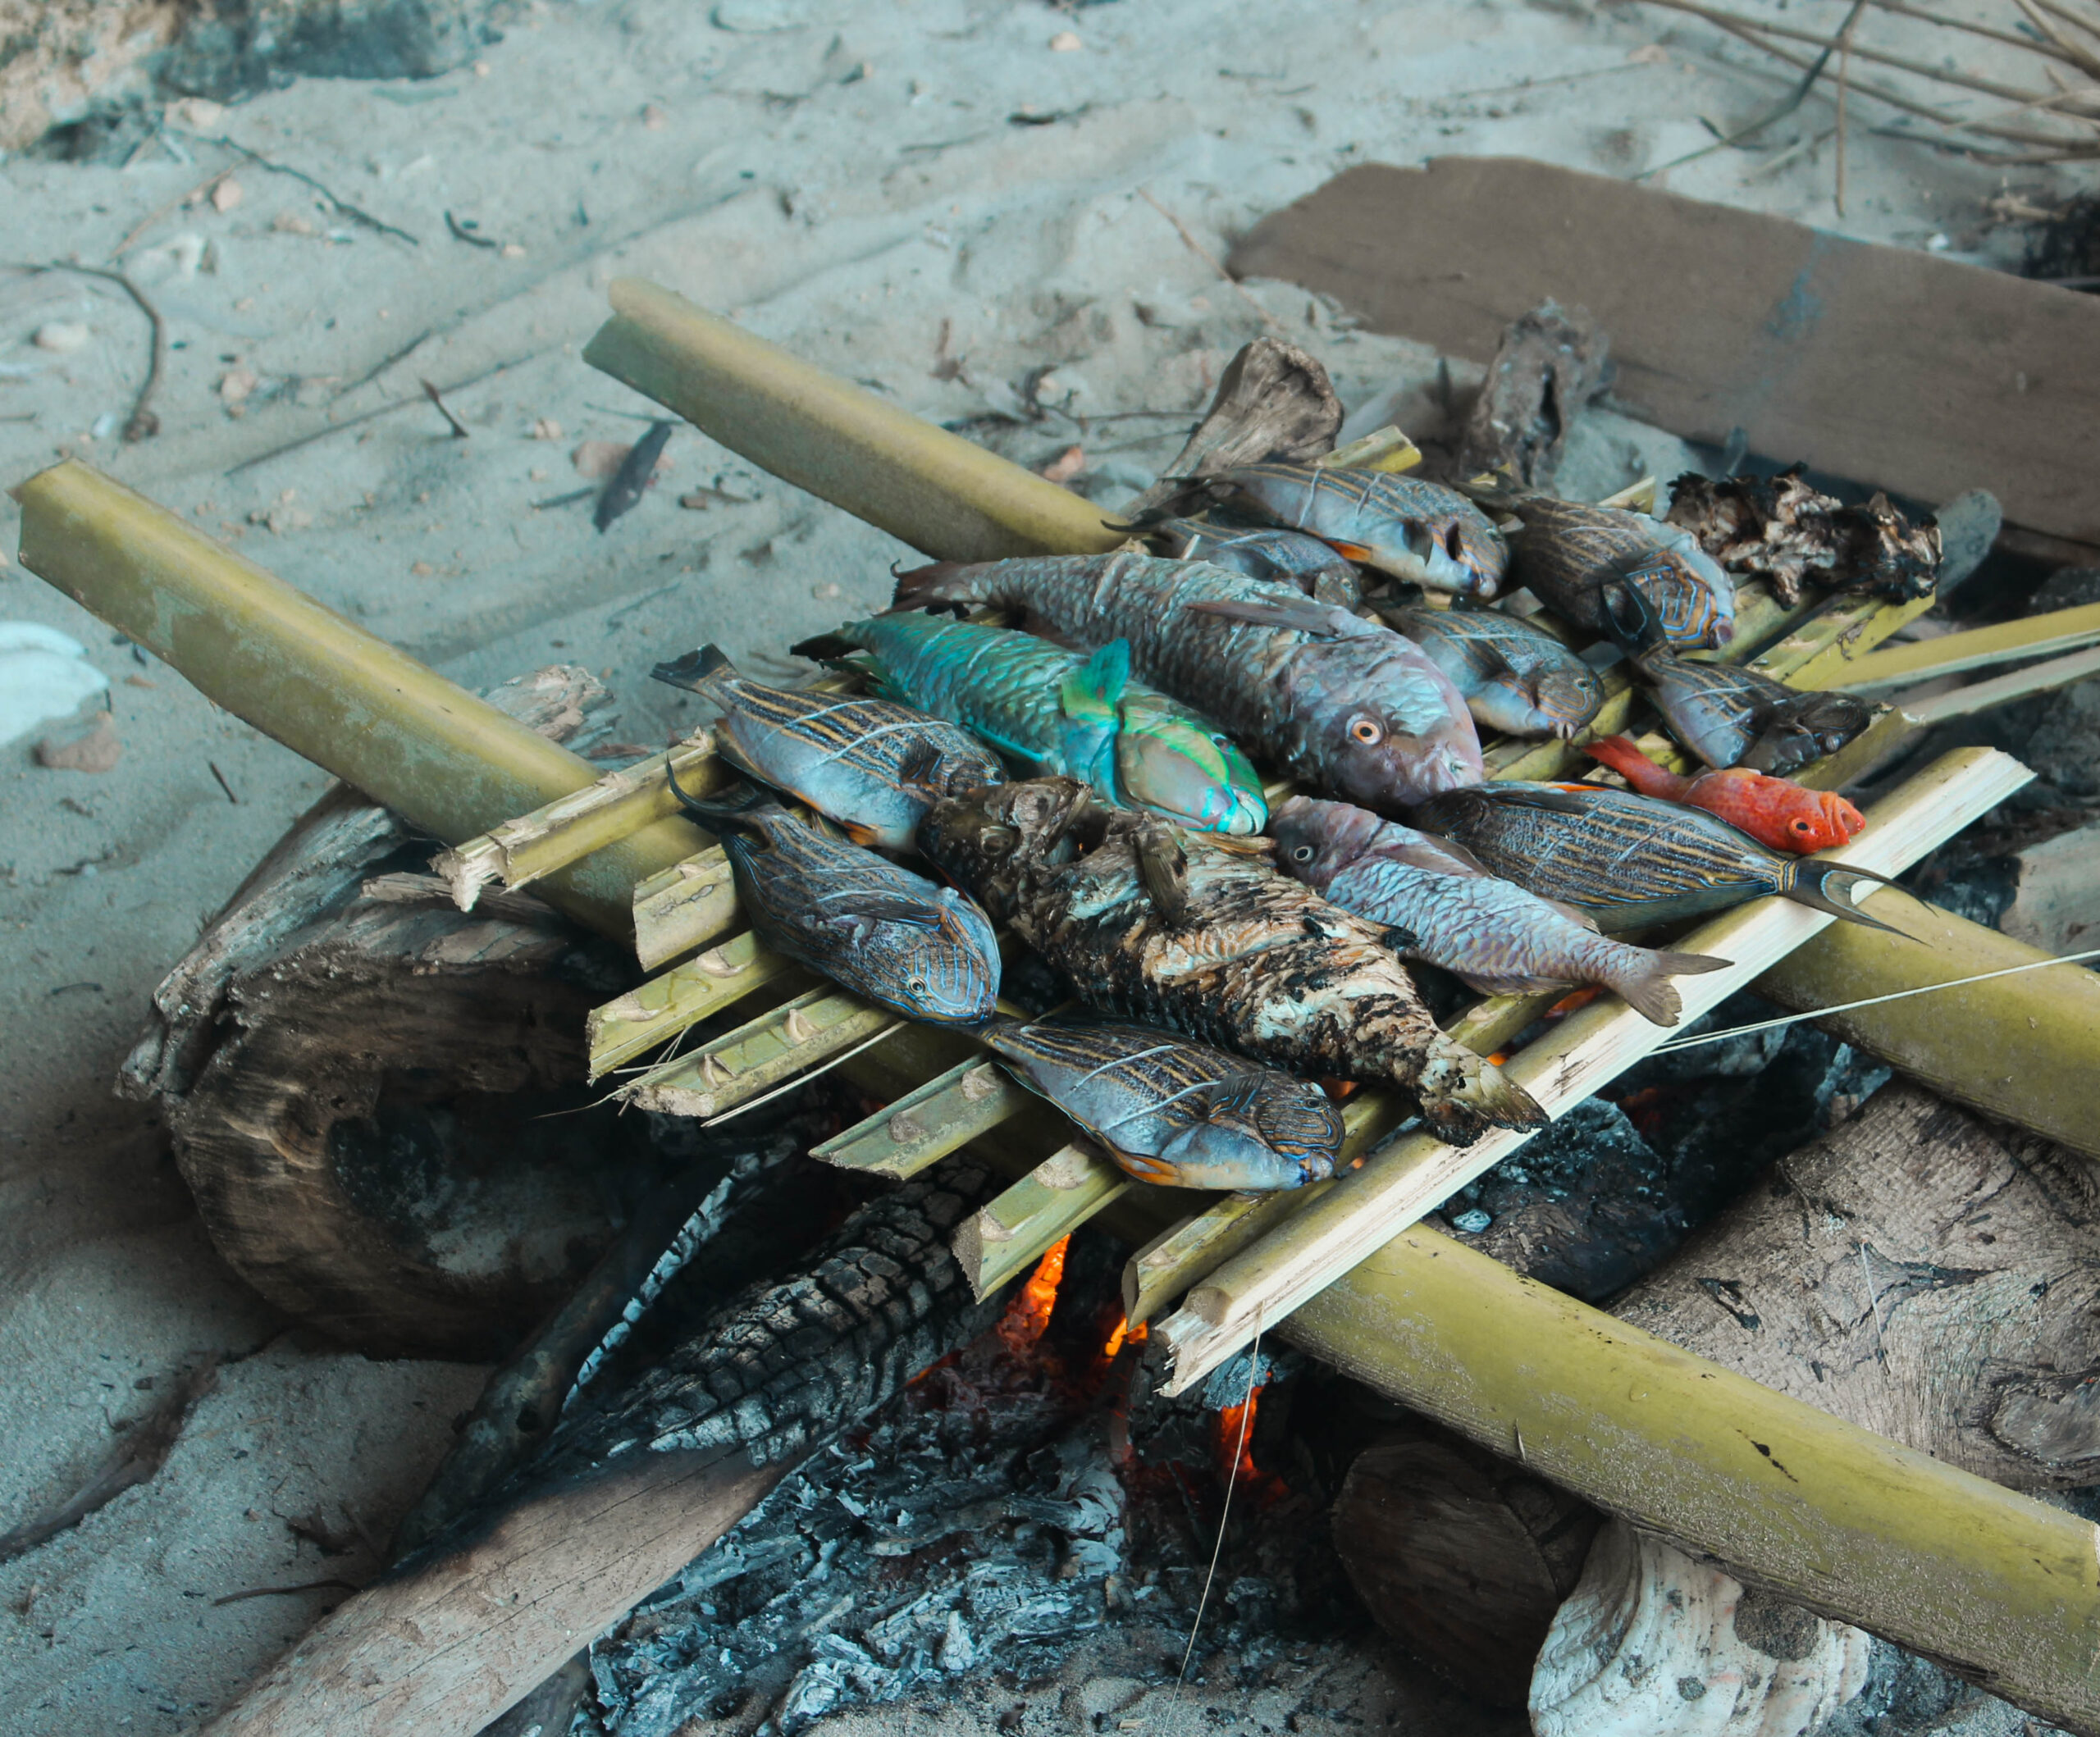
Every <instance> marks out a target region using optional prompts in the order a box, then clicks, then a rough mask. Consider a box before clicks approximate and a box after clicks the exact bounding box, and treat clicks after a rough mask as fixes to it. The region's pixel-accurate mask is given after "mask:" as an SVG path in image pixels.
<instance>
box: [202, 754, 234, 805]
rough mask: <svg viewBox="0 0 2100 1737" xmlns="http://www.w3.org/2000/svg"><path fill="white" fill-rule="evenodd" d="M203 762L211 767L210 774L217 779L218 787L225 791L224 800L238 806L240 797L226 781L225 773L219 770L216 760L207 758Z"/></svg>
mask: <svg viewBox="0 0 2100 1737" xmlns="http://www.w3.org/2000/svg"><path fill="white" fill-rule="evenodd" d="M204 764H206V765H207V766H208V767H210V768H212V777H215V778H217V780H218V781H219V788H220V789H221V790H222V791H225V792H226V800H227V801H229V802H231V803H233V804H234V805H235V806H236V807H237V806H239V805H240V797H238V796H235V794H234V793H233V786H232V785H231V784H229V783H227V782H226V774H225V773H222V772H221V771H220V770H219V763H218V762H217V760H207V761H205V762H204Z"/></svg>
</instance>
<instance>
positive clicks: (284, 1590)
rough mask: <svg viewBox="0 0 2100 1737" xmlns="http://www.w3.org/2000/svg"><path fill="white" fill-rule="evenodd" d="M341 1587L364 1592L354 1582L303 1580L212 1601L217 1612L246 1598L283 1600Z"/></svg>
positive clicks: (263, 1587)
mask: <svg viewBox="0 0 2100 1737" xmlns="http://www.w3.org/2000/svg"><path fill="white" fill-rule="evenodd" d="M332 1587H340V1588H341V1589H343V1590H344V1591H345V1592H363V1590H364V1589H363V1587H362V1586H360V1585H358V1583H357V1582H356V1581H354V1580H302V1581H300V1582H299V1584H298V1585H296V1586H251V1587H249V1588H248V1589H246V1590H245V1591H242V1592H233V1593H226V1594H225V1595H224V1596H223V1597H221V1598H214V1599H212V1609H213V1610H217V1608H218V1607H220V1606H221V1604H238V1603H240V1601H241V1600H242V1599H244V1598H285V1597H288V1596H290V1594H291V1593H307V1592H322V1591H325V1590H327V1589H330V1588H332Z"/></svg>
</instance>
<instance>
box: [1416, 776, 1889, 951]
mask: <svg viewBox="0 0 2100 1737" xmlns="http://www.w3.org/2000/svg"><path fill="white" fill-rule="evenodd" d="M1414 818H1416V819H1418V821H1420V822H1421V823H1422V825H1423V826H1424V827H1427V828H1428V829H1429V830H1430V831H1431V832H1436V833H1440V834H1441V835H1442V836H1443V837H1445V838H1448V839H1449V840H1451V841H1453V842H1454V843H1455V844H1459V845H1463V846H1465V848H1466V849H1467V850H1470V851H1471V852H1472V854H1473V855H1475V856H1477V857H1478V858H1479V859H1480V860H1481V863H1482V864H1484V865H1485V866H1486V868H1487V870H1488V872H1489V873H1491V874H1499V875H1500V876H1501V877H1502V878H1504V880H1507V881H1514V882H1516V883H1517V884H1518V886H1519V887H1523V889H1524V890H1525V891H1527V892H1535V893H1536V894H1537V895H1538V896H1540V897H1541V898H1542V899H1551V900H1555V901H1556V902H1558V903H1559V904H1564V905H1573V906H1574V907H1575V908H1576V909H1577V910H1581V911H1584V912H1586V913H1587V914H1590V915H1591V916H1593V917H1595V918H1596V919H1597V922H1598V923H1599V924H1600V925H1601V926H1602V927H1603V928H1606V929H1630V928H1641V927H1643V926H1645V925H1646V924H1648V923H1669V922H1673V921H1674V920H1676V919H1678V918H1681V917H1694V916H1698V915H1701V914H1703V913H1705V912H1707V911H1717V910H1727V909H1728V908H1729V907H1730V906H1731V905H1741V904H1744V903H1746V901H1747V900H1751V899H1755V898H1760V897H1762V896H1764V895H1765V894H1767V893H1777V894H1778V895H1779V896H1781V897H1783V898H1787V899H1792V900H1794V901H1795V902H1796V904H1800V905H1808V906H1810V907H1811V908H1812V909H1814V910H1820V911H1828V913H1829V914H1831V915H1832V916H1833V917H1842V918H1843V919H1845V920H1846V921H1847V923H1863V924H1864V925H1865V926H1866V927H1867V928H1875V929H1885V928H1888V924H1887V923H1877V922H1876V921H1875V920H1874V919H1873V918H1872V917H1869V916H1868V915H1866V914H1865V913H1864V912H1862V911H1860V910H1857V909H1856V907H1855V904H1854V901H1855V900H1856V899H1857V898H1858V897H1859V896H1860V891H1862V889H1863V888H1864V887H1865V883H1866V882H1877V883H1879V884H1881V885H1883V886H1887V885H1891V884H1892V882H1889V881H1888V878H1887V877H1886V876H1884V875H1879V874H1875V873H1872V872H1871V871H1869V870H1868V869H1865V868H1847V866H1845V865H1844V864H1842V863H1826V862H1820V861H1818V860H1817V859H1815V858H1814V857H1812V856H1783V855H1780V854H1779V853H1778V851H1776V850H1768V849H1766V847H1765V846H1763V845H1761V844H1760V843H1758V841H1756V840H1755V839H1754V838H1752V837H1751V836H1750V835H1749V834H1748V833H1747V832H1738V831H1737V829H1736V828H1735V827H1732V826H1730V825H1729V824H1728V822H1727V821H1725V820H1722V819H1719V818H1717V817H1715V816H1714V815H1712V814H1707V813H1705V811H1703V810H1702V809H1696V808H1687V807H1685V806H1684V805H1682V804H1680V803H1676V802H1665V801H1664V800H1662V799H1661V798H1660V797H1658V796H1637V795H1635V794H1634V793H1633V792H1632V791H1623V790H1609V789H1606V788H1605V787H1604V786H1601V785H1596V784H1526V783H1520V782H1515V781H1514V780H1511V781H1508V782H1500V783H1495V784H1482V785H1477V786H1475V787H1474V788H1472V789H1471V790H1456V791H1446V792H1445V794H1444V795H1442V796H1435V797H1432V798H1431V800H1429V801H1427V802H1425V803H1423V804H1422V806H1421V807H1420V808H1419V809H1417V810H1416V811H1415V817H1414ZM1898 932H1900V931H1898Z"/></svg>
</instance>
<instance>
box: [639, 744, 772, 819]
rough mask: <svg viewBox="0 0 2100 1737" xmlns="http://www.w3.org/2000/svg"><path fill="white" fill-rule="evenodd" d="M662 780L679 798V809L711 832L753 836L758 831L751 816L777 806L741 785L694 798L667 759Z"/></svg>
mask: <svg viewBox="0 0 2100 1737" xmlns="http://www.w3.org/2000/svg"><path fill="white" fill-rule="evenodd" d="M664 778H665V780H666V781H667V782H669V785H670V786H671V794H672V795H673V796H676V797H677V798H678V806H679V807H680V808H682V809H684V810H685V811H686V812H687V814H690V815H692V817H693V818H694V819H696V820H698V821H700V822H701V823H703V824H705V826H707V827H709V828H710V830H712V831H714V832H747V833H753V834H756V833H757V832H759V831H760V827H758V825H757V824H756V821H755V819H754V818H753V817H754V816H756V814H758V813H759V811H760V809H769V808H774V807H777V806H778V803H777V801H776V800H775V799H774V797H773V796H772V795H771V794H769V792H767V791H763V790H760V788H759V787H758V786H756V785H754V784H745V783H742V782H738V783H733V784H725V785H724V786H722V787H721V788H720V789H719V790H716V791H709V792H708V794H707V795H705V796H695V795H694V794H693V793H692V791H689V790H687V788H686V787H685V786H683V785H682V784H680V783H679V782H678V773H677V772H676V770H674V769H673V767H672V765H671V764H670V762H669V761H668V760H666V761H665V762H664Z"/></svg>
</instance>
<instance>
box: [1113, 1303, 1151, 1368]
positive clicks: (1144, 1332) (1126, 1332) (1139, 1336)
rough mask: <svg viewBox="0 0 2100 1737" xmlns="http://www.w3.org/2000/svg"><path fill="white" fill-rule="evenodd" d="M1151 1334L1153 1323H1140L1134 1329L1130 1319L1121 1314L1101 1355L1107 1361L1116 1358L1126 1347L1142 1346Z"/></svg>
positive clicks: (1117, 1316) (1117, 1317)
mask: <svg viewBox="0 0 2100 1737" xmlns="http://www.w3.org/2000/svg"><path fill="white" fill-rule="evenodd" d="M1151 1334H1152V1323H1151V1322H1149V1321H1139V1323H1138V1324H1137V1325H1136V1326H1134V1327H1133V1326H1132V1325H1131V1324H1130V1316H1129V1315H1123V1314H1120V1313H1119V1314H1118V1315H1116V1324H1115V1325H1114V1326H1113V1327H1112V1328H1111V1329H1109V1331H1108V1337H1107V1338H1106V1339H1104V1340H1103V1342H1102V1346H1101V1355H1102V1356H1103V1358H1104V1359H1107V1358H1109V1357H1112V1356H1115V1355H1116V1352H1119V1351H1121V1349H1122V1348H1123V1347H1125V1345H1142V1344H1144V1342H1145V1341H1146V1339H1147V1338H1149V1337H1150V1336H1151Z"/></svg>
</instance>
